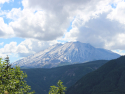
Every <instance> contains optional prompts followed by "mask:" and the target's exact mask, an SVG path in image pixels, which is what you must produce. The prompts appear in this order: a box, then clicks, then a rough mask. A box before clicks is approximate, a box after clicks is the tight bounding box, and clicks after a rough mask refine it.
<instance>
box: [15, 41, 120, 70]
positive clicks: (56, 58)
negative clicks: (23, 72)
mask: <svg viewBox="0 0 125 94" xmlns="http://www.w3.org/2000/svg"><path fill="white" fill-rule="evenodd" d="M118 57H120V55H118V54H116V53H113V52H111V51H109V50H105V49H102V48H94V47H93V46H91V45H90V44H89V43H81V42H78V41H77V42H67V43H65V44H55V45H53V46H51V47H49V48H48V49H45V50H44V51H41V52H39V53H36V54H33V55H31V56H28V57H25V58H23V59H21V60H18V61H16V62H14V63H13V65H16V64H17V65H19V66H20V67H29V68H33V67H35V68H40V67H41V68H42V67H43V68H44V66H48V67H46V68H52V67H57V66H58V65H59V64H60V63H61V62H69V63H70V64H73V63H75V62H79V63H83V62H87V61H93V60H111V59H115V58H118Z"/></svg>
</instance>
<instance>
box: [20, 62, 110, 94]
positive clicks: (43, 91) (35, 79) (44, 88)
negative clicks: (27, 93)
mask: <svg viewBox="0 0 125 94" xmlns="http://www.w3.org/2000/svg"><path fill="white" fill-rule="evenodd" d="M106 62H108V61H107V60H97V61H91V62H87V63H81V64H73V65H66V66H61V67H56V68H51V69H44V68H34V69H22V71H24V72H26V74H27V75H28V77H27V78H26V81H27V84H28V85H30V86H31V88H32V90H35V92H36V94H48V91H49V89H50V86H52V85H56V83H57V82H58V80H61V81H62V82H63V84H64V86H66V87H67V88H68V87H70V86H72V85H73V84H75V82H77V81H78V80H79V79H80V78H82V77H83V76H84V75H86V74H87V73H89V72H92V71H94V70H96V69H97V68H99V67H100V66H102V65H103V64H105V63H106Z"/></svg>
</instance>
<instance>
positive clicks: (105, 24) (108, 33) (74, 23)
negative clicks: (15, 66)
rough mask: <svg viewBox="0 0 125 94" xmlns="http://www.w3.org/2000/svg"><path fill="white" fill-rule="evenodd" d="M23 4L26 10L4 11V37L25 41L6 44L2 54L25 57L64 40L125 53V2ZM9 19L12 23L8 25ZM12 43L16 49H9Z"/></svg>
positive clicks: (0, 34) (26, 0)
mask: <svg viewBox="0 0 125 94" xmlns="http://www.w3.org/2000/svg"><path fill="white" fill-rule="evenodd" d="M5 2H7V3H9V2H14V1H9V0H3V1H0V3H1V4H4V3H5ZM20 3H21V4H22V7H23V9H22V8H20V7H19V8H12V9H11V10H0V11H1V13H0V16H1V17H0V22H1V25H0V38H11V37H19V38H23V39H25V40H24V41H22V42H21V43H20V44H18V45H17V44H16V43H15V42H16V41H15V42H12V43H8V44H5V45H4V47H3V48H0V50H1V51H2V53H1V55H4V53H6V54H11V53H16V54H18V55H19V56H21V57H25V56H28V55H30V54H33V53H36V52H38V51H41V50H44V49H45V48H48V47H49V46H51V45H53V44H56V43H58V42H60V41H64V42H70V41H80V42H83V43H90V44H91V45H93V46H94V47H99V48H105V49H109V50H113V51H117V50H125V48H124V47H125V42H124V41H125V17H124V16H125V12H124V10H125V7H124V6H125V2H124V1H123V0H103V1H100V0H77V1H75V0H63V1H62V0H52V1H51V0H35V1H34V0H22V1H21V2H20ZM5 18H6V19H9V20H10V22H9V23H5ZM27 41H29V42H27ZM12 44H13V45H15V46H14V47H12V48H11V49H9V50H6V49H5V48H6V45H7V46H9V47H10V46H11V45H12ZM31 44H32V49H31V48H30V46H31ZM34 45H35V46H34ZM40 45H41V46H40ZM15 47H16V48H15ZM17 49H20V51H19V50H17ZM23 49H24V51H22V50H23ZM117 52H118V53H119V52H120V51H117ZM122 54H123V53H122Z"/></svg>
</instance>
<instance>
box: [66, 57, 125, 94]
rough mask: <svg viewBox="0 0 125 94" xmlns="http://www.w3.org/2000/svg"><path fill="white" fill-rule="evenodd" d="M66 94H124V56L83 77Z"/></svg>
mask: <svg viewBox="0 0 125 94" xmlns="http://www.w3.org/2000/svg"><path fill="white" fill-rule="evenodd" d="M66 94H125V56H121V57H120V58H118V59H114V60H110V61H109V62H107V63H106V64H104V65H103V66H101V67H100V68H99V69H97V70H95V71H93V72H91V73H88V74H87V75H85V76H83V77H82V78H81V79H80V80H78V81H77V82H76V83H75V84H74V85H73V86H71V87H70V88H68V90H67V92H66Z"/></svg>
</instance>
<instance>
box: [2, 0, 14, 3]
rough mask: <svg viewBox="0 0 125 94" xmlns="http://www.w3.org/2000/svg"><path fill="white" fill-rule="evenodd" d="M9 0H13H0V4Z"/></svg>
mask: <svg viewBox="0 0 125 94" xmlns="http://www.w3.org/2000/svg"><path fill="white" fill-rule="evenodd" d="M10 1H14V0H0V4H4V3H5V2H7V3H9V2H10Z"/></svg>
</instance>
